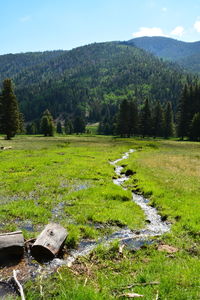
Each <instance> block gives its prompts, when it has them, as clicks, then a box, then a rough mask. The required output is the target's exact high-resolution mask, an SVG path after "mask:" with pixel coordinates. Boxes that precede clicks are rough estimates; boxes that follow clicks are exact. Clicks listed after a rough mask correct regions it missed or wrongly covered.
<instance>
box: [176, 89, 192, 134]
mask: <svg viewBox="0 0 200 300" xmlns="http://www.w3.org/2000/svg"><path fill="white" fill-rule="evenodd" d="M190 92H191V89H190ZM189 100H190V97H189V90H188V87H187V85H185V87H184V90H183V93H182V96H181V99H180V104H179V113H178V136H179V137H181V139H182V140H183V139H184V137H185V136H188V131H189V124H190V112H189Z"/></svg>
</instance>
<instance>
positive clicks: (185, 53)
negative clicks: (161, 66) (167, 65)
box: [125, 37, 200, 72]
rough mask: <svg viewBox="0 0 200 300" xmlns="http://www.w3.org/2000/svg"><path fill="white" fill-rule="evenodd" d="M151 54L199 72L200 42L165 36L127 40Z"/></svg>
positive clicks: (128, 43)
mask: <svg viewBox="0 0 200 300" xmlns="http://www.w3.org/2000/svg"><path fill="white" fill-rule="evenodd" d="M125 43H126V44H127V45H134V46H136V47H139V48H141V49H144V50H146V51H149V52H151V53H152V54H154V55H156V56H159V57H162V58H164V59H169V60H172V61H176V62H178V63H179V64H181V65H182V66H183V67H184V68H186V69H188V70H190V71H192V72H200V65H199V62H198V58H200V42H193V43H186V42H182V41H178V40H174V39H171V38H166V37H141V38H135V39H132V40H130V41H128V42H125Z"/></svg>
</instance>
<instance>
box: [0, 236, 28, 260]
mask: <svg viewBox="0 0 200 300" xmlns="http://www.w3.org/2000/svg"><path fill="white" fill-rule="evenodd" d="M23 254H24V237H23V234H22V232H21V231H16V232H9V233H2V234H0V260H1V258H2V257H3V256H14V257H20V256H22V255H23Z"/></svg>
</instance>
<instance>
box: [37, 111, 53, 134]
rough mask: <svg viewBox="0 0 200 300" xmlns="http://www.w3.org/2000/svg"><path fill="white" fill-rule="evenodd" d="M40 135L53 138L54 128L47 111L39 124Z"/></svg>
mask: <svg viewBox="0 0 200 300" xmlns="http://www.w3.org/2000/svg"><path fill="white" fill-rule="evenodd" d="M40 129H41V133H43V134H44V136H53V135H54V126H53V118H52V115H51V113H50V112H49V110H48V109H47V110H45V111H44V113H43V116H42V119H41V122H40Z"/></svg>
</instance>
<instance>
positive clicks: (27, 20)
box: [19, 16, 31, 23]
mask: <svg viewBox="0 0 200 300" xmlns="http://www.w3.org/2000/svg"><path fill="white" fill-rule="evenodd" d="M30 20H31V16H24V17H22V18H20V19H19V21H20V22H21V23H26V22H29V21H30Z"/></svg>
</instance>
